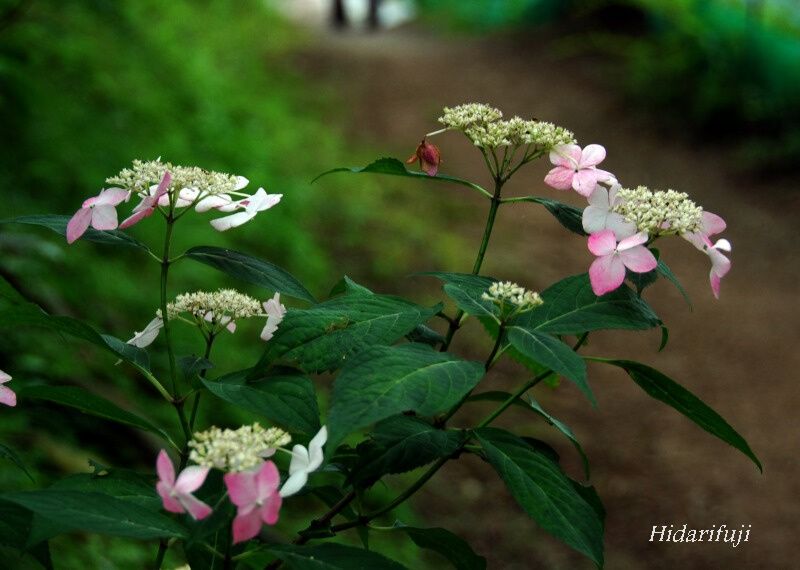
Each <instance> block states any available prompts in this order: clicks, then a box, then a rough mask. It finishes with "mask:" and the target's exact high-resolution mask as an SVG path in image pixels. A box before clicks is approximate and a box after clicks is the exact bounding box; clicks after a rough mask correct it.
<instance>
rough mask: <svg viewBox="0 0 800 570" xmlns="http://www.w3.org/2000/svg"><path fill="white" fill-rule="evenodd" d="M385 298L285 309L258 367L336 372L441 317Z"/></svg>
mask: <svg viewBox="0 0 800 570" xmlns="http://www.w3.org/2000/svg"><path fill="white" fill-rule="evenodd" d="M439 310H440V307H439V306H436V307H433V308H425V307H420V306H419V305H416V304H414V303H411V302H409V301H406V300H404V299H400V298H398V297H389V296H385V295H360V294H356V295H342V296H339V297H334V298H333V299H329V300H327V301H325V302H323V303H320V304H318V305H314V306H313V307H311V308H309V309H303V310H298V309H289V311H288V312H287V314H286V317H285V318H284V320H283V322H282V323H281V326H280V328H278V332H277V333H275V336H274V337H273V338H272V340H270V342H269V343H268V345H267V349H266V350H265V352H264V355H263V356H262V358H261V361H260V362H259V363H258V364H257V365H256V370H263V369H264V368H265V367H266V366H267V365H268V364H269V363H272V362H274V361H275V360H277V359H281V360H282V361H284V362H291V363H296V364H297V365H298V366H299V367H300V368H301V369H303V370H305V371H306V372H324V371H326V370H335V369H337V368H339V367H341V366H343V365H344V364H346V362H347V360H348V359H349V358H351V357H352V356H354V355H355V354H357V353H358V352H360V351H362V350H364V349H365V348H367V347H369V346H372V345H388V344H392V343H393V342H396V341H397V340H399V339H401V338H403V337H404V336H405V335H407V334H408V333H410V332H411V331H412V330H414V328H416V326H417V325H419V324H421V323H424V322H425V321H427V320H428V319H430V318H431V317H432V316H433V315H435V314H436V313H437V312H439Z"/></svg>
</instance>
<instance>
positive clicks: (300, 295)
mask: <svg viewBox="0 0 800 570" xmlns="http://www.w3.org/2000/svg"><path fill="white" fill-rule="evenodd" d="M184 255H185V256H186V257H188V258H189V259H194V260H195V261H199V262H200V263H204V264H205V265H208V266H210V267H213V268H214V269H216V270H218V271H222V272H223V273H227V274H228V275H230V276H231V277H233V278H234V279H239V280H241V281H245V282H246V283H252V284H253V285H257V286H259V287H264V288H265V289H268V290H270V291H278V292H279V293H281V294H282V295H286V296H288V297H294V298H295V299H301V300H303V301H308V302H309V303H314V302H316V300H315V299H314V296H313V295H312V294H311V293H309V292H308V290H307V289H306V288H305V287H303V285H302V284H301V283H300V282H299V281H298V280H297V279H295V278H294V277H293V276H292V275H291V274H290V273H289V272H288V271H286V270H285V269H281V268H280V267H278V266H277V265H274V264H272V263H270V262H268V261H264V260H262V259H258V258H257V257H251V256H249V255H247V254H244V253H240V252H238V251H234V250H232V249H224V248H221V247H213V246H210V245H201V246H198V247H193V248H191V249H190V250H189V251H187V252H186V253H185V254H184Z"/></svg>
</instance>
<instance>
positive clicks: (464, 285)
mask: <svg viewBox="0 0 800 570" xmlns="http://www.w3.org/2000/svg"><path fill="white" fill-rule="evenodd" d="M416 275H421V276H423V277H435V278H437V279H439V280H441V281H444V283H445V284H447V285H456V286H457V287H460V288H461V289H473V290H477V291H486V289H488V288H489V287H491V285H492V283H495V282H497V279H495V278H494V277H487V276H484V275H473V274H472V273H448V272H444V271H426V272H424V273H417V274H416Z"/></svg>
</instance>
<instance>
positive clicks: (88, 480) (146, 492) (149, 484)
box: [50, 462, 162, 512]
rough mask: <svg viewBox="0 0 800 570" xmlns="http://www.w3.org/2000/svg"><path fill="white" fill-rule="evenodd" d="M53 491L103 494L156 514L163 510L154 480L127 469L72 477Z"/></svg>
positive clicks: (62, 481)
mask: <svg viewBox="0 0 800 570" xmlns="http://www.w3.org/2000/svg"><path fill="white" fill-rule="evenodd" d="M154 464H155V462H154ZM50 489H52V490H60V491H82V492H85V493H101V494H103V495H108V496H110V497H114V498H116V499H120V500H123V501H128V502H131V503H135V504H137V505H139V506H140V507H143V508H145V509H147V510H150V511H154V512H160V511H161V508H162V507H161V499H160V498H159V496H158V495H157V494H156V488H155V484H154V482H153V476H152V475H150V474H147V475H145V474H142V473H136V472H135V471H129V470H127V469H110V470H108V471H105V472H103V473H100V474H96V473H77V474H74V475H69V476H68V477H65V478H64V479H60V480H58V481H56V482H55V483H53V484H52V485H51V486H50Z"/></svg>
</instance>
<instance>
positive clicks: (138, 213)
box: [119, 172, 172, 230]
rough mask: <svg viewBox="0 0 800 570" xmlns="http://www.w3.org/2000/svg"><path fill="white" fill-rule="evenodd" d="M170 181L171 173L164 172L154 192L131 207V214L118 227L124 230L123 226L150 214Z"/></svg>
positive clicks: (164, 193) (127, 226)
mask: <svg viewBox="0 0 800 570" xmlns="http://www.w3.org/2000/svg"><path fill="white" fill-rule="evenodd" d="M171 181H172V175H171V174H170V173H169V172H164V176H162V177H161V182H159V183H158V186H156V190H155V193H153V194H152V195H150V196H145V197H144V198H142V201H141V202H139V204H138V205H137V206H136V207H135V208H134V209H133V215H131V216H130V217H128V218H127V219H125V220H124V221H123V222H122V223H121V224H120V225H119V228H120V229H121V230H124V229H125V228H129V227H131V226H132V225H134V224H138V223H139V222H140V221H142V220H143V219H145V218H147V217H149V216H151V215H152V214H153V212H155V211H156V207H157V206H158V202H159V200H161V197H162V196H165V195H166V194H167V190H168V189H169V184H170V182H171Z"/></svg>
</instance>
